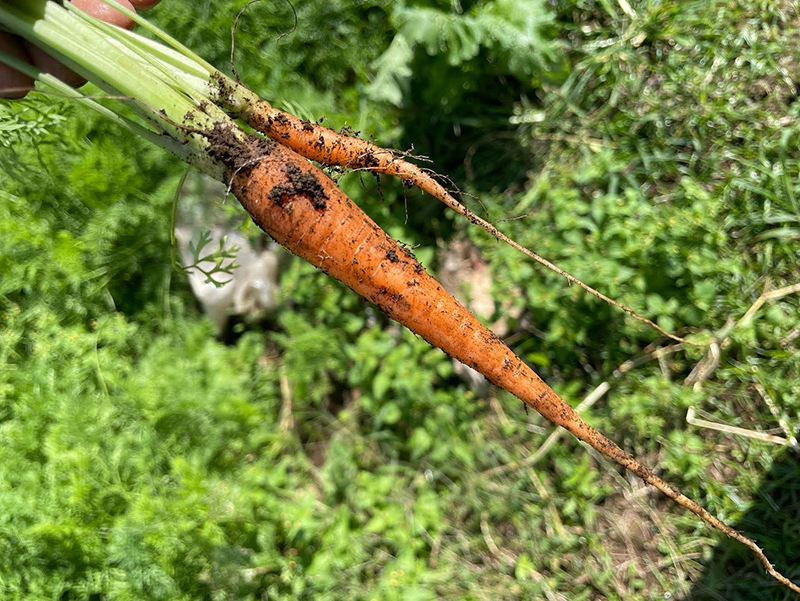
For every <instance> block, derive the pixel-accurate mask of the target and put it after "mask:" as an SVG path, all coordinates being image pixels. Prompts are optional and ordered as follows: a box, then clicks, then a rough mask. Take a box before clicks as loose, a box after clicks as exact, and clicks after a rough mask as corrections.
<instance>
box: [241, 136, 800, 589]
mask: <svg viewBox="0 0 800 601" xmlns="http://www.w3.org/2000/svg"><path fill="white" fill-rule="evenodd" d="M253 153H254V156H253V158H251V159H249V160H246V161H245V162H244V163H241V164H239V165H238V166H234V167H231V168H230V174H229V175H230V181H231V190H232V192H233V193H234V194H235V195H236V197H237V198H238V199H239V201H240V202H241V203H242V206H243V207H244V208H245V210H246V211H247V212H248V213H249V214H250V216H251V217H252V218H253V220H254V221H255V223H256V224H257V225H258V226H259V227H261V228H262V229H263V230H264V231H265V232H266V233H268V234H269V235H270V236H272V237H273V238H274V239H275V240H276V241H277V242H279V243H280V244H282V245H283V246H285V247H286V248H287V249H288V250H290V251H291V252H293V253H294V254H296V255H298V256H300V257H302V258H303V259H305V260H306V261H308V262H309V263H311V264H313V265H315V266H316V267H318V268H319V269H321V270H322V271H324V272H325V273H327V274H329V275H331V276H333V277H335V278H336V279H337V280H339V281H340V282H342V283H344V284H345V285H347V286H348V287H350V288H351V289H352V290H354V291H355V292H356V293H358V294H360V295H361V296H363V297H364V298H366V299H367V300H369V301H371V302H373V303H375V304H376V305H378V307H379V308H380V309H381V310H382V311H384V312H385V313H386V314H387V315H388V316H389V317H391V318H392V319H394V320H396V321H398V322H400V323H401V324H403V325H405V326H406V327H407V328H408V329H410V330H411V331H412V332H414V333H416V334H418V335H419V336H421V337H422V338H424V339H425V340H427V341H428V342H429V343H430V344H432V345H434V346H436V347H438V348H440V349H441V350H443V351H444V352H445V353H447V354H448V355H450V356H451V357H454V358H456V359H458V360H459V361H461V362H462V363H464V364H466V365H468V366H470V367H472V368H474V369H475V370H477V371H479V372H480V373H482V374H483V375H484V376H486V378H487V379H488V380H489V381H490V382H492V383H494V384H495V385H497V386H499V387H500V388H503V389H504V390H507V391H508V392H510V393H511V394H513V395H514V396H516V397H517V398H519V399H521V400H522V401H523V402H525V403H526V404H528V405H530V406H531V407H533V408H534V409H536V410H537V411H538V412H539V413H541V414H542V415H543V416H544V417H546V418H547V419H549V420H550V421H552V422H554V423H556V424H558V425H560V426H563V427H564V428H566V429H567V430H569V431H570V432H571V433H572V434H573V435H575V437H576V438H578V439H579V440H581V441H583V442H585V443H587V444H589V445H591V446H592V447H594V448H595V449H597V450H598V451H599V452H600V453H602V454H603V455H605V456H606V457H608V458H610V459H612V460H614V461H615V462H617V463H619V464H620V465H622V466H623V467H624V468H625V469H627V470H630V471H631V472H633V473H635V474H636V475H637V476H639V477H640V478H642V479H643V480H644V481H645V482H647V483H648V484H651V485H653V486H655V487H656V488H658V489H659V490H660V491H661V492H663V493H664V494H665V495H666V496H668V497H669V498H671V499H673V500H674V501H676V502H677V503H678V504H680V505H682V506H683V507H685V508H687V509H689V510H690V511H691V512H693V513H694V514H696V515H697V516H699V517H700V518H701V519H703V520H704V521H705V522H706V523H708V524H709V525H711V526H713V527H715V528H717V529H719V530H720V531H722V532H724V533H725V534H727V535H728V536H729V537H731V538H734V539H735V540H738V541H740V542H741V543H743V544H744V545H746V546H747V547H749V548H750V549H751V550H752V551H753V552H754V553H756V555H757V556H758V557H759V559H760V560H761V562H762V563H763V564H764V566H765V568H766V570H767V572H768V573H769V574H770V575H771V576H773V577H774V578H775V579H777V580H778V581H780V582H781V583H783V584H785V585H786V586H788V587H789V588H791V589H792V590H794V591H795V592H800V587H798V586H797V585H796V584H794V583H793V582H791V581H790V580H788V579H787V578H786V577H785V576H783V575H782V574H780V573H779V572H777V571H776V570H775V569H774V567H773V566H772V564H771V563H770V562H769V560H768V559H767V557H766V556H765V555H764V553H763V551H762V550H761V549H760V548H759V547H758V545H756V543H755V542H753V541H752V540H750V539H749V538H747V537H745V536H743V535H742V534H740V533H738V532H737V531H735V530H733V529H732V528H730V527H729V526H727V525H726V524H724V523H723V522H721V521H720V520H718V519H717V518H715V517H714V516H712V515H711V514H710V513H709V512H708V511H706V510H705V509H704V508H703V507H701V506H700V505H699V504H697V503H696V502H695V501H693V500H692V499H689V498H688V497H686V496H684V495H683V494H681V493H680V492H679V491H678V490H677V489H676V488H675V487H674V486H672V485H670V484H668V483H667V482H665V481H664V480H662V479H661V478H659V477H658V476H656V475H655V474H653V472H652V471H650V470H649V469H648V468H647V467H645V466H644V465H642V464H641V463H639V462H638V461H637V460H636V459H634V458H633V457H632V456H631V455H630V454H628V453H626V452H625V451H623V450H622V449H621V448H620V447H618V446H617V445H616V444H615V443H614V442H612V441H611V440H609V439H608V438H606V437H605V436H604V435H603V434H601V433H600V432H598V431H597V430H595V429H594V428H592V427H591V426H590V425H589V424H588V423H586V422H585V421H584V420H583V419H582V418H581V417H580V416H579V415H578V414H577V413H576V412H575V411H574V410H573V408H572V407H571V406H570V405H568V404H567V403H566V402H564V401H563V400H562V399H561V398H560V397H559V396H558V395H557V394H556V393H555V392H554V391H553V390H552V389H551V388H550V387H549V386H547V384H545V383H544V381H543V380H542V379H541V378H540V377H539V376H538V375H536V373H535V372H534V371H533V370H532V369H531V368H530V367H529V366H528V365H526V364H525V363H524V362H523V361H522V360H520V359H519V357H517V356H516V355H515V354H514V353H513V352H512V351H511V349H509V348H508V347H507V346H506V345H505V343H503V342H502V341H501V340H500V339H499V338H498V337H497V336H496V335H494V334H493V333H492V332H491V331H490V330H489V329H488V328H486V327H485V326H484V325H483V324H481V323H480V321H479V320H478V319H477V317H475V315H473V314H472V313H471V312H470V311H469V310H468V309H467V308H466V307H464V306H463V305H462V304H461V303H459V302H458V301H457V300H456V299H455V298H454V297H453V296H452V295H451V294H450V293H448V292H447V291H446V290H444V288H443V287H442V286H441V284H439V283H438V282H437V281H436V280H435V279H434V278H433V277H431V276H430V275H429V274H428V273H427V271H426V270H425V268H424V267H423V266H422V265H421V264H420V263H419V262H418V261H417V260H416V259H415V258H414V257H413V255H411V253H410V252H409V251H408V250H407V249H405V248H403V247H401V246H400V245H399V244H398V243H397V242H396V241H395V240H394V239H392V238H391V237H390V236H389V235H388V234H386V233H385V232H384V231H383V230H382V229H381V228H380V227H379V226H378V225H377V224H376V223H375V222H374V221H372V219H370V218H369V217H368V216H367V215H366V214H365V213H364V212H363V211H362V210H361V209H360V208H359V207H358V206H357V205H356V204H355V203H353V202H352V201H351V200H350V199H349V198H348V197H347V196H346V195H345V194H344V193H343V192H342V191H341V190H339V188H338V187H337V186H336V184H335V183H334V182H333V181H332V180H331V179H330V178H328V177H327V176H326V175H325V174H324V173H322V172H321V171H320V170H319V169H317V168H315V167H314V166H313V165H311V164H310V163H308V161H306V160H305V159H304V158H303V157H301V156H300V155H298V154H297V153H296V152H294V151H292V150H291V149H289V148H287V147H285V146H283V145H281V144H274V143H267V145H265V144H260V145H259V146H257V147H256V148H255V149H254V151H253Z"/></svg>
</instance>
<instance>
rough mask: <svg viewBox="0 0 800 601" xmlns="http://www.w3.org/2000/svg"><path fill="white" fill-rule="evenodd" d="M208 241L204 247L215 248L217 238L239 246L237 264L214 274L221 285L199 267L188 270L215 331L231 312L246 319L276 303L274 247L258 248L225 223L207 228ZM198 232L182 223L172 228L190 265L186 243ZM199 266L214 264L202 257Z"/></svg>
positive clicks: (227, 245)
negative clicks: (209, 238)
mask: <svg viewBox="0 0 800 601" xmlns="http://www.w3.org/2000/svg"><path fill="white" fill-rule="evenodd" d="M210 233H211V242H210V243H209V244H208V246H207V247H206V248H207V249H209V250H211V249H214V250H216V249H218V248H219V244H220V241H223V240H224V242H223V247H224V248H226V249H231V248H233V247H238V248H239V250H238V252H237V253H236V258H235V259H233V262H235V263H236V264H237V265H238V267H236V268H235V269H234V270H233V271H232V272H231V273H230V274H227V273H222V274H216V275H215V278H216V279H217V281H219V282H224V283H225V285H224V286H216V285H215V284H214V283H213V282H208V281H206V276H205V274H203V273H202V272H201V271H200V270H199V269H191V270H190V271H189V273H188V276H189V285H190V286H191V287H192V292H193V293H194V295H195V297H196V298H197V300H198V301H200V304H201V305H202V306H203V312H204V313H205V314H206V315H207V316H208V318H209V319H211V321H213V322H214V325H215V326H216V327H217V332H222V331H223V330H224V329H225V324H226V323H227V321H228V318H229V317H230V316H231V315H240V316H243V317H245V318H246V319H247V320H248V321H252V320H257V319H259V318H262V317H264V316H265V315H267V314H268V313H269V312H270V311H272V310H273V309H275V308H276V307H277V306H278V277H279V275H280V268H279V267H280V266H279V262H278V256H277V252H276V249H271V248H268V249H266V250H264V251H261V252H259V251H257V250H256V249H255V248H254V247H253V245H252V244H251V243H250V242H249V241H248V240H247V239H246V238H245V237H244V236H242V235H241V234H239V233H238V232H236V231H231V230H229V229H226V228H224V227H219V226H215V227H213V228H212V229H211V230H210ZM197 237H198V233H196V232H195V233H193V232H192V231H191V230H190V229H188V228H184V227H176V228H175V238H176V239H177V241H178V248H179V251H180V257H181V262H182V264H183V265H191V264H192V263H193V262H194V259H193V257H192V253H191V251H190V250H189V244H190V243H191V242H192V240H197ZM200 266H201V267H202V268H203V269H205V270H211V269H212V268H213V267H214V262H213V261H203V262H201V263H200Z"/></svg>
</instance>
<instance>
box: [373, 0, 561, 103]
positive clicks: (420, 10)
mask: <svg viewBox="0 0 800 601" xmlns="http://www.w3.org/2000/svg"><path fill="white" fill-rule="evenodd" d="M392 20H393V24H394V26H395V27H396V29H397V30H398V33H397V34H396V35H395V37H394V39H393V40H392V43H391V44H390V45H389V47H388V48H387V50H386V52H384V53H383V54H382V55H381V56H380V57H379V58H378V59H376V60H375V62H374V63H373V64H372V67H373V69H374V70H375V78H374V80H373V81H372V82H371V83H370V84H369V85H368V86H367V87H366V88H365V92H366V94H367V95H368V96H369V97H370V98H371V99H373V100H376V101H387V102H391V103H392V104H395V105H397V106H400V105H401V104H402V101H403V96H404V93H403V90H404V88H406V87H407V86H408V85H409V83H410V79H411V76H412V75H413V73H414V72H413V69H412V68H411V61H412V59H413V58H414V50H415V48H416V47H418V46H419V47H422V48H424V49H425V52H426V53H427V55H428V56H429V57H436V56H438V55H443V57H444V59H445V60H446V62H447V64H448V65H449V66H450V67H463V68H467V67H466V65H465V63H468V62H470V61H473V60H474V59H475V58H476V57H478V55H479V54H480V53H481V50H484V51H485V54H484V56H483V57H482V58H483V59H484V60H485V61H488V63H489V64H490V65H492V66H493V69H494V71H495V72H496V73H500V74H505V73H508V74H511V75H514V76H515V77H517V78H519V79H520V80H522V81H525V80H532V79H534V78H536V77H537V76H539V75H540V74H541V73H542V72H543V71H545V70H546V69H547V67H548V63H552V62H554V60H555V53H554V51H553V50H554V49H553V45H552V43H551V41H550V39H548V37H547V35H546V34H545V30H546V28H547V25H549V23H550V21H551V16H550V14H549V13H548V12H547V11H546V9H545V7H544V5H543V3H542V2H541V0H525V1H523V2H519V1H513V0H499V1H495V2H484V3H478V4H476V5H475V6H474V7H473V8H472V9H471V10H470V11H469V12H468V13H466V14H463V13H462V14H459V13H453V12H450V11H444V10H441V9H437V8H431V7H420V6H413V7H405V6H403V7H402V8H398V9H395V10H394V11H393V12H392Z"/></svg>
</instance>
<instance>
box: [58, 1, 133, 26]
mask: <svg viewBox="0 0 800 601" xmlns="http://www.w3.org/2000/svg"><path fill="white" fill-rule="evenodd" d="M117 2H119V3H120V4H122V5H123V6H124V7H125V8H128V9H130V10H134V8H133V4H131V2H130V0H117ZM71 4H72V5H73V6H75V7H76V8H79V9H81V10H82V11H83V12H85V13H86V14H87V15H91V16H93V17H96V18H98V19H100V20H101V21H105V22H106V23H111V24H112V25H116V26H117V27H124V28H125V29H133V25H134V23H133V20H132V19H129V18H128V17H126V16H125V15H123V14H122V13H121V12H119V11H118V10H115V9H113V8H111V7H110V6H109V5H108V4H106V3H105V2H101V1H100V0H72V2H71Z"/></svg>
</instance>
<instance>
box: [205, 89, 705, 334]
mask: <svg viewBox="0 0 800 601" xmlns="http://www.w3.org/2000/svg"><path fill="white" fill-rule="evenodd" d="M220 77H224V76H221V75H220ZM219 89H220V90H225V89H227V87H226V85H225V84H224V83H223V80H222V79H220V82H219ZM221 96H223V97H224V94H221ZM223 100H224V98H223ZM230 108H233V107H230ZM234 110H235V112H236V113H237V116H238V117H240V118H242V119H244V120H245V121H247V123H248V124H249V125H250V126H251V127H253V128H255V129H257V130H258V131H260V132H262V133H263V134H265V135H267V136H269V137H270V138H272V139H273V140H275V141H277V142H279V143H280V144H282V145H284V146H288V147H289V148H291V149H292V150H294V151H295V152H297V153H298V154H300V155H302V156H304V157H306V158H307V159H311V160H314V161H317V162H319V163H322V164H323V165H338V166H341V167H345V168H348V169H358V170H366V171H373V172H375V173H383V174H386V175H393V176H396V177H399V178H400V179H402V180H403V181H405V182H408V184H409V185H413V186H416V187H417V188H419V189H420V190H422V191H423V192H427V193H428V194H430V195H431V196H433V197H434V198H435V199H437V200H439V201H441V202H442V203H444V204H445V205H446V206H447V207H449V208H450V209H452V210H453V211H455V212H457V213H459V214H460V215H463V216H464V217H466V218H467V219H468V220H469V221H470V222H471V223H473V224H475V225H477V226H479V227H481V228H483V229H484V230H485V231H487V232H488V233H489V234H491V235H492V236H494V237H495V238H496V239H497V240H500V241H501V242H504V243H505V244H508V245H509V246H511V247H512V248H514V249H515V250H518V251H519V252H521V253H523V254H524V255H526V256H528V257H530V258H532V259H533V260H535V261H537V262H538V263H540V264H541V265H544V266H545V267H546V268H547V269H550V270H551V271H554V272H555V273H557V274H559V275H561V276H563V277H565V278H566V279H567V280H568V281H569V282H571V283H573V284H576V285H577V286H580V287H581V288H583V289H584V290H586V291H587V292H589V293H590V294H592V295H594V296H596V297H597V298H600V299H601V300H603V301H605V302H606V303H608V304H610V305H613V306H614V307H617V308H618V309H621V310H622V311H625V312H626V313H628V314H629V315H630V316H631V317H633V318H634V319H636V320H638V321H641V322H642V323H646V324H647V325H649V326H650V327H652V328H654V329H656V330H657V331H659V332H661V333H662V334H664V335H665V336H667V337H669V338H671V339H673V340H676V341H678V342H683V343H687V344H699V343H696V342H693V341H691V340H687V339H685V338H681V337H680V336H676V335H675V334H672V333H671V332H668V331H666V330H665V329H664V328H662V327H661V326H659V325H658V324H656V323H655V322H653V321H652V320H650V319H648V318H646V317H643V316H641V315H639V314H638V313H637V312H636V311H634V310H633V309H632V308H631V307H628V306H627V305H624V304H622V303H620V302H618V301H615V300H614V299H612V298H609V297H608V296H606V295H605V294H603V293H602V292H600V291H598V290H596V289H594V288H592V287H591V286H589V285H588V284H586V283H584V282H583V281H581V280H579V279H578V278H576V277H575V276H573V275H571V274H569V273H567V272H566V271H564V270H563V269H561V268H560V267H558V266H557V265H555V264H554V263H552V262H551V261H548V260H547V259H545V258H544V257H542V256H541V255H539V254H538V253H536V252H534V251H532V250H530V249H529V248H525V247H524V246H522V245H521V244H519V243H518V242H516V241H515V240H513V239H512V238H509V237H508V236H507V235H506V234H504V233H503V232H501V231H500V230H499V229H497V227H496V226H495V225H493V224H492V223H490V222H488V221H486V220H485V219H483V218H482V217H480V216H479V215H477V214H475V213H474V212H473V211H470V210H469V209H468V208H467V207H465V206H464V205H463V204H461V203H460V202H458V201H457V200H456V199H455V198H453V196H452V195H451V194H450V193H449V192H448V191H447V190H446V189H445V187H444V186H442V184H440V183H439V182H438V181H437V180H436V179H435V178H434V177H433V176H432V175H431V174H430V173H429V172H428V171H426V170H424V169H422V168H420V167H418V166H417V165H415V164H413V163H411V162H409V161H406V160H405V159H403V158H401V157H398V156H397V155H396V154H395V153H393V152H392V151H390V150H387V149H385V148H381V147H380V146H377V145H375V144H372V143H371V142H367V141H366V140H362V139H361V138H357V137H354V136H348V135H345V134H341V133H339V132H337V131H334V130H332V129H330V128H329V127H324V126H322V125H320V124H318V123H313V122H310V121H304V120H302V119H300V118H299V117H296V116H295V115H292V114H291V113H287V112H285V111H281V110H279V109H276V108H275V107H273V106H272V105H271V104H270V103H269V102H267V101H266V100H262V99H260V98H259V99H257V100H254V101H252V102H248V103H245V104H243V105H239V106H237V107H236V108H235V109H234Z"/></svg>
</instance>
